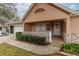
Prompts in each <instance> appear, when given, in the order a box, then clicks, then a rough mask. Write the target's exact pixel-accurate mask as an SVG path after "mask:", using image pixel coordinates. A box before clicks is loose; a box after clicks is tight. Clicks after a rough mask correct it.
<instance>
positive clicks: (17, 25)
mask: <svg viewBox="0 0 79 59" xmlns="http://www.w3.org/2000/svg"><path fill="white" fill-rule="evenodd" d="M4 27H5V28H6V33H7V34H13V35H14V36H15V35H16V32H23V31H24V29H23V23H22V21H9V22H8V23H6V24H5V25H4Z"/></svg>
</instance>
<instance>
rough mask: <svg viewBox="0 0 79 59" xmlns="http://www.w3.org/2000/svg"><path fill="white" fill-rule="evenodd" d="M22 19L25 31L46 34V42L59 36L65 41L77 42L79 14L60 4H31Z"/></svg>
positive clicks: (78, 37)
mask: <svg viewBox="0 0 79 59" xmlns="http://www.w3.org/2000/svg"><path fill="white" fill-rule="evenodd" d="M23 20H24V31H25V33H29V34H32V35H39V36H40V35H41V36H44V35H45V37H46V36H48V38H49V39H48V40H47V41H48V42H52V40H54V39H53V37H60V38H61V39H63V40H64V41H66V42H74V43H79V26H78V25H79V14H78V13H77V12H75V11H73V10H71V9H69V8H66V7H64V6H62V5H60V4H57V3H56V4H55V3H35V4H32V5H31V6H30V8H29V10H28V12H27V13H26V15H25V16H24V18H23Z"/></svg>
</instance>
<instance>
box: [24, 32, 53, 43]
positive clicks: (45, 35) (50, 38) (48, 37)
mask: <svg viewBox="0 0 79 59" xmlns="http://www.w3.org/2000/svg"><path fill="white" fill-rule="evenodd" d="M23 34H28V35H33V36H42V37H45V38H46V41H47V42H52V33H51V31H46V32H28V31H26V32H23Z"/></svg>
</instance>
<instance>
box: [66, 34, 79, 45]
mask: <svg viewBox="0 0 79 59" xmlns="http://www.w3.org/2000/svg"><path fill="white" fill-rule="evenodd" d="M64 40H65V42H67V43H77V44H79V33H71V34H64Z"/></svg>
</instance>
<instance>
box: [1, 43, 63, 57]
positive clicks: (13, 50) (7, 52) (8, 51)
mask: <svg viewBox="0 0 79 59" xmlns="http://www.w3.org/2000/svg"><path fill="white" fill-rule="evenodd" d="M0 56H39V55H38V54H35V53H31V52H28V51H25V50H23V49H20V48H17V47H14V46H12V45H9V44H6V43H2V44H0ZM48 56H63V55H61V54H58V53H54V54H50V55H48Z"/></svg>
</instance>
